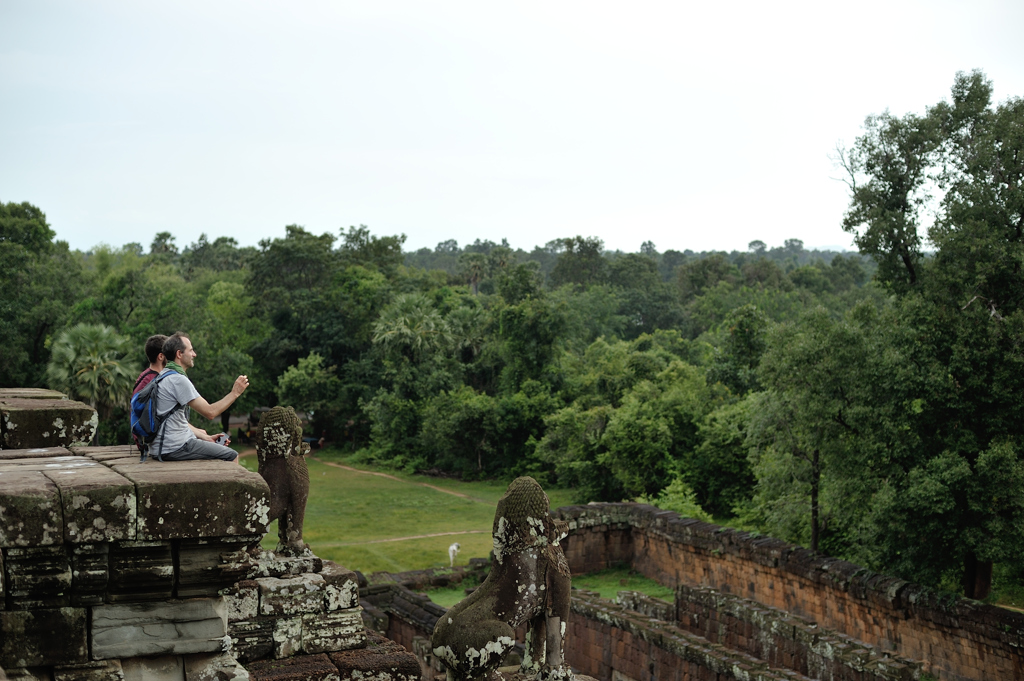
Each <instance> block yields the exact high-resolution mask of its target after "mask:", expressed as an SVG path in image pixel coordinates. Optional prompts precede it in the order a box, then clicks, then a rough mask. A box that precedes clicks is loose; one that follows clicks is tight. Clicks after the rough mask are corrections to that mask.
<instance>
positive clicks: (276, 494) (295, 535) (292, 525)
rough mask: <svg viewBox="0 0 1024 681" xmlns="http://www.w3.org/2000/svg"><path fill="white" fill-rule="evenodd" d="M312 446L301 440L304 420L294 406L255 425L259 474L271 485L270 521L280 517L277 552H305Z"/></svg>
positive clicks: (275, 411) (271, 413) (276, 409)
mask: <svg viewBox="0 0 1024 681" xmlns="http://www.w3.org/2000/svg"><path fill="white" fill-rule="evenodd" d="M308 453H309V445H308V444H307V443H305V442H303V441H302V423H301V422H300V421H299V417H298V416H296V415H295V410H294V409H292V408H291V407H274V408H273V409H271V410H270V411H268V412H267V413H265V414H264V415H263V416H262V417H260V423H259V425H258V426H257V427H256V456H257V457H258V458H259V462H260V465H259V473H260V475H261V476H263V479H264V480H266V481H267V484H268V485H269V486H270V520H274V519H277V535H278V537H279V543H278V546H277V551H278V552H279V553H283V554H286V555H293V556H297V555H300V554H302V553H303V552H304V551H305V550H306V549H308V546H307V545H306V543H305V542H303V541H302V521H303V518H304V517H305V515H306V500H307V499H309V469H308V468H307V467H306V459H305V458H303V457H305V455H306V454H308Z"/></svg>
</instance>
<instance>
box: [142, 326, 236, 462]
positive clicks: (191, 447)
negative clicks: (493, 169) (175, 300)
mask: <svg viewBox="0 0 1024 681" xmlns="http://www.w3.org/2000/svg"><path fill="white" fill-rule="evenodd" d="M163 354H164V357H166V358H167V368H166V369H164V371H163V373H162V374H161V376H163V374H166V373H168V372H171V373H170V375H168V376H165V377H164V378H162V379H161V380H160V384H159V385H158V386H157V395H156V409H157V413H159V414H164V413H167V412H168V411H170V410H172V409H174V410H175V411H174V412H173V413H172V414H171V415H170V416H169V417H168V418H167V420H166V421H164V424H163V427H162V428H161V429H160V433H159V434H158V435H157V437H156V439H155V440H154V441H153V449H152V451H153V453H154V455H156V456H158V457H159V458H161V459H163V460H164V461H191V460H195V459H221V460H224V461H234V460H235V459H236V457H237V454H235V451H234V450H233V449H231V448H230V447H226V446H224V445H220V444H217V443H216V442H214V441H213V438H212V437H210V436H209V435H208V434H207V433H206V431H204V430H200V429H198V428H193V427H192V426H191V425H190V424H189V422H188V417H189V413H190V410H191V409H195V410H196V411H197V412H199V414H200V415H202V416H203V417H204V418H207V419H210V420H213V419H215V418H217V417H218V416H220V415H221V414H222V413H224V410H225V409H227V408H228V407H230V406H231V405H232V404H234V402H235V400H237V399H238V398H239V397H240V396H241V394H242V393H244V392H245V389H246V388H248V387H249V379H248V377H246V376H239V377H238V378H236V379H235V384H234V385H233V386H232V387H231V392H229V393H228V394H227V395H225V396H224V397H222V398H221V399H219V400H217V401H216V402H214V403H213V404H210V403H209V402H207V401H206V400H204V399H203V397H202V395H200V394H199V392H198V391H197V390H196V389H195V386H193V385H192V381H190V380H188V378H186V377H185V371H186V370H188V369H191V368H192V367H193V366H195V358H196V352H195V350H193V349H192V341H191V340H189V337H188V336H186V335H185V334H184V333H181V332H178V333H176V334H174V335H173V336H170V337H169V338H168V339H167V340H166V341H165V342H164V350H163Z"/></svg>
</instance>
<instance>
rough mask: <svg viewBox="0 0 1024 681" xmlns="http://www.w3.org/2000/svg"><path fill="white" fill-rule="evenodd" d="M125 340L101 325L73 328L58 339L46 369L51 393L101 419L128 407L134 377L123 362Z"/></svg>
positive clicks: (55, 341) (79, 325)
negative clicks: (86, 407)
mask: <svg viewBox="0 0 1024 681" xmlns="http://www.w3.org/2000/svg"><path fill="white" fill-rule="evenodd" d="M127 343H128V341H127V339H125V338H124V337H122V336H119V335H118V334H117V332H116V331H114V329H112V328H111V327H109V326H104V325H102V324H76V325H75V326H73V327H71V328H70V329H65V330H64V331H61V332H60V334H58V335H57V338H56V340H54V342H53V345H52V347H51V352H50V363H49V364H48V365H47V367H46V382H47V383H48V384H49V385H50V387H51V388H53V389H54V390H60V391H61V392H64V393H67V394H68V396H69V397H72V398H74V399H77V400H82V401H83V402H87V403H89V405H90V406H91V407H92V408H93V409H95V410H96V411H97V412H99V415H100V417H101V418H103V419H109V418H111V416H112V415H113V411H114V409H115V408H116V407H127V406H128V402H129V400H130V399H131V392H132V384H133V382H134V379H135V377H134V376H133V375H132V371H131V369H130V368H129V366H128V363H127V362H125V361H124V359H123V357H124V355H125V353H126V351H127V349H128V348H127Z"/></svg>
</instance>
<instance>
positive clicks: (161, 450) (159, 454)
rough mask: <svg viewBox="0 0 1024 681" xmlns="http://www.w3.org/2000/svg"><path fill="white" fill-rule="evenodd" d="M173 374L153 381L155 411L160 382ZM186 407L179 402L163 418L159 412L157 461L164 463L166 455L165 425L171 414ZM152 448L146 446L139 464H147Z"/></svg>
mask: <svg viewBox="0 0 1024 681" xmlns="http://www.w3.org/2000/svg"><path fill="white" fill-rule="evenodd" d="M154 373H155V372H154ZM171 373H172V372H164V373H162V374H157V376H156V378H154V379H153V381H152V382H153V383H155V385H154V386H153V408H154V409H156V403H157V402H156V400H157V396H158V394H159V392H160V381H162V380H163V379H164V378H165V377H167V376H170V375H171ZM184 407H185V405H184V404H178V403H177V402H175V404H174V406H173V407H171V408H170V409H168V410H167V412H166V413H164V415H163V416H161V415H160V413H159V412H157V415H156V417H157V419H159V421H160V425H159V426H157V428H156V431H157V432H156V436H155V437H154V438H153V440H154V441H155V440H156V439H157V438H159V439H160V448H159V449H158V450H157V453H156V454H154V455H153V458H155V459H156V460H157V461H160V462H163V453H164V437H163V429H164V424H165V423H167V419H169V418H170V417H171V414H173V413H174V412H176V411H178V410H179V409H183V408H184ZM152 446H153V445H152V444H148V445H144V449H143V450H142V456H141V457H140V458H139V463H145V462H146V458H147V457H148V456H149V450H150V448H151V447H152Z"/></svg>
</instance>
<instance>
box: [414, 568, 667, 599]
mask: <svg viewBox="0 0 1024 681" xmlns="http://www.w3.org/2000/svg"><path fill="white" fill-rule="evenodd" d="M572 585H573V586H574V587H576V588H578V589H587V590H588V591H596V592H597V593H598V594H600V595H601V598H608V599H613V598H615V596H617V595H618V593H619V592H620V591H639V592H640V593H643V594H647V595H648V596H650V597H651V598H660V599H662V600H664V601H669V602H672V600H673V599H674V598H675V594H674V592H673V591H672V589H670V588H669V587H667V586H662V585H661V584H658V583H657V582H656V581H654V580H653V579H648V578H647V577H644V576H643V575H641V574H639V573H636V572H633V571H632V570H630V569H629V568H627V567H623V568H612V569H610V570H602V571H601V572H593V573H591V574H589V575H581V576H578V577H576V576H574V577H573V578H572ZM431 597H433V596H431Z"/></svg>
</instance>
